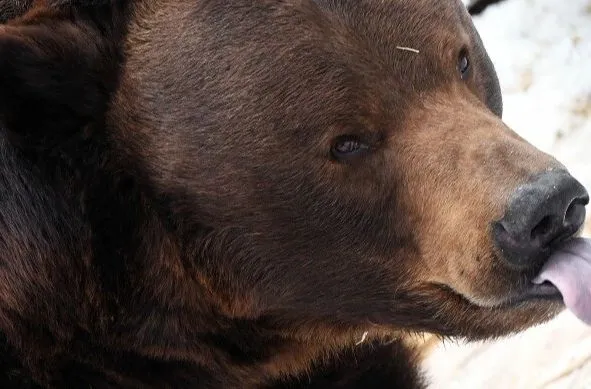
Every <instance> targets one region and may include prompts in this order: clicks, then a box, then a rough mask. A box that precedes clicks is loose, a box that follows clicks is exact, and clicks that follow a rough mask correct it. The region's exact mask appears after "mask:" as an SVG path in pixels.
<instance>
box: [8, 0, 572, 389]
mask: <svg viewBox="0 0 591 389" xmlns="http://www.w3.org/2000/svg"><path fill="white" fill-rule="evenodd" d="M0 13H1V15H0V16H1V18H0V20H1V21H2V22H3V24H0V127H1V129H2V132H1V134H0V161H1V163H0V179H1V181H2V185H1V186H0V190H1V193H2V195H1V196H0V198H1V202H0V335H1V336H0V344H1V351H2V352H1V353H0V387H2V388H22V389H24V388H82V387H92V388H95V389H99V388H100V389H103V388H195V389H197V388H199V389H219V388H224V389H231V388H243V389H255V388H268V389H280V388H284V389H285V388H292V389H296V388H297V389H300V388H301V389H303V388H376V389H379V388H384V389H385V388H400V389H419V388H424V387H425V385H426V381H425V380H424V378H423V375H422V373H421V371H420V350H418V349H417V348H416V347H414V346H413V343H412V342H411V341H409V339H410V335H411V334H415V333H422V332H429V333H433V334H436V335H437V336H441V337H447V336H457V337H464V338H468V339H487V338H494V337H498V336H503V335H506V334H509V333H513V332H516V331H520V330H522V329H525V328H527V327H529V326H531V325H534V324H537V323H540V322H543V321H545V320H548V319H549V318H551V317H553V316H554V315H555V314H556V313H558V312H559V311H560V310H561V309H562V305H561V304H560V303H557V302H554V301H521V302H520V303H519V304H514V305H512V304H509V303H508V302H507V301H509V300H508V297H507V296H508V293H509V292H511V291H513V290H516V288H517V287H518V285H519V282H520V281H519V280H521V279H522V277H523V275H522V274H520V273H518V272H516V271H515V270H514V269H512V268H510V267H508V266H505V265H504V264H503V263H502V260H501V259H500V256H499V253H498V251H497V250H496V249H495V247H494V245H493V243H492V241H491V238H490V234H489V226H490V223H491V222H492V221H494V220H496V219H495V218H498V217H499V215H502V212H503V210H504V209H505V206H506V199H507V197H508V194H510V193H511V192H512V191H513V190H514V189H515V188H516V187H517V186H518V185H519V184H520V183H522V182H524V181H526V180H527V178H528V177H530V176H531V175H532V174H534V173H536V172H538V171H542V170H543V169H545V168H547V167H549V166H558V163H557V162H556V161H554V160H553V159H552V158H551V157H549V156H547V155H545V154H543V153H541V152H539V151H538V150H536V149H535V148H533V147H532V146H531V145H529V144H527V143H526V142H525V141H524V140H523V139H521V138H519V137H518V136H516V135H515V134H514V133H513V132H512V131H511V130H509V129H508V128H507V127H506V126H505V125H504V124H503V123H502V121H501V119H500V116H501V113H502V101H501V94H500V88H499V84H498V80H497V77H496V74H495V71H494V67H493V65H492V63H491V61H490V59H489V58H488V56H487V54H486V52H485V50H484V47H483V44H482V42H481V40H480V38H479V37H478V34H477V32H476V30H475V29H474V27H473V25H472V22H471V20H470V16H469V14H468V12H467V11H466V9H465V7H464V6H463V5H462V3H461V2H460V1H459V0H445V1H440V0H392V1H381V0H341V1H335V0H316V1H313V0H257V1H253V0H233V1H219V0H199V1H163V0H143V1H131V0H125V1H120V0H112V1H108V0H105V1H75V0H72V1H50V0H46V1H42V0H40V1H10V0H3V1H2V3H1V5H0ZM463 58H468V59H469V62H468V65H469V66H468V65H466V62H462V59H463ZM459 59H460V61H458V60H459ZM458 64H460V65H458ZM462 64H463V65H462Z"/></svg>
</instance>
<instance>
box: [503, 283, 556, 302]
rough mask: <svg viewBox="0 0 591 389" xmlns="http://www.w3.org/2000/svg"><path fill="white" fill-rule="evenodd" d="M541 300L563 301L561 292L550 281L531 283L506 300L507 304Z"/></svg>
mask: <svg viewBox="0 0 591 389" xmlns="http://www.w3.org/2000/svg"><path fill="white" fill-rule="evenodd" d="M535 300H538V301H539V300H543V301H557V302H561V303H564V301H563V298H562V294H561V293H560V291H559V290H558V288H557V287H556V286H555V285H554V284H552V283H551V282H547V281H546V282H543V283H541V284H532V285H531V287H530V288H529V289H527V290H526V291H525V292H523V293H521V294H520V295H517V296H515V297H513V298H511V299H509V300H508V301H507V303H506V304H503V305H507V306H511V305H516V304H519V303H523V302H528V301H535Z"/></svg>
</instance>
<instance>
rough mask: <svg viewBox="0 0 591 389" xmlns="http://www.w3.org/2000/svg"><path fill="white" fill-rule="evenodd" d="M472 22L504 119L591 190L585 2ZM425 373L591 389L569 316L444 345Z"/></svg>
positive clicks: (516, 385)
mask: <svg viewBox="0 0 591 389" xmlns="http://www.w3.org/2000/svg"><path fill="white" fill-rule="evenodd" d="M465 3H470V1H469V0H466V1H465ZM474 23H475V24H476V27H477V29H478V30H479V32H480V35H481V37H482V39H483V41H484V44H485V46H486V48H487V50H488V52H489V55H490V56H491V58H492V60H493V62H494V63H495V66H496V69H497V72H498V75H499V79H500V82H501V87H502V89H503V97H504V107H505V110H504V120H505V122H506V123H507V124H508V125H509V126H510V127H512V128H513V129H514V130H515V131H517V132H518V133H519V134H520V135H521V136H523V137H524V138H526V139H527V140H528V141H530V142H531V143H533V144H534V145H535V146H537V147H538V148H540V149H542V150H544V151H546V152H548V153H550V154H553V155H554V156H556V157H557V158H558V159H559V160H560V161H561V162H562V163H564V164H565V165H566V166H567V167H568V168H569V169H570V170H571V172H572V173H573V175H574V176H575V177H577V178H578V179H579V180H581V181H582V182H583V184H584V185H585V186H587V188H589V189H591V0H503V1H501V2H499V3H497V4H494V5H491V6H489V7H487V8H486V9H485V10H484V12H483V13H481V14H479V15H476V16H474ZM590 214H591V211H589V210H588V215H590ZM588 219H591V218H590V217H588ZM585 235H586V236H587V237H591V221H590V220H588V222H587V225H586V227H585ZM425 370H426V371H427V375H428V376H430V378H431V382H432V387H433V388H442V389H455V388H462V389H467V388H470V389H473V388H474V389H475V388H487V389H489V388H495V389H496V388H499V389H500V388H503V389H541V388H544V389H559V388H560V389H563V388H573V389H582V388H586V389H591V327H587V326H585V325H584V324H582V323H580V322H579V321H578V320H577V319H576V318H575V317H574V316H573V315H572V314H570V313H568V312H566V313H563V314H561V315H560V316H559V317H558V318H556V319H555V320H553V321H552V322H550V323H547V324H545V325H542V326H539V327H536V328H533V329H531V330H529V331H526V332H525V333H522V334H520V335H517V336H514V337H511V338H508V339H503V340H501V341H496V342H489V343H478V344H469V345H465V344H459V343H448V342H446V343H445V344H440V345H438V346H436V348H435V350H434V351H433V352H432V353H431V354H430V356H429V358H428V359H427V361H426V365H425Z"/></svg>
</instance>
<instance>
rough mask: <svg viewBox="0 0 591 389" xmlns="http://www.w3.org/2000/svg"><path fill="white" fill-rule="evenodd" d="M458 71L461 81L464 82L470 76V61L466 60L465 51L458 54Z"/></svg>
mask: <svg viewBox="0 0 591 389" xmlns="http://www.w3.org/2000/svg"><path fill="white" fill-rule="evenodd" d="M458 71H459V72H460V77H461V78H462V80H465V79H466V78H467V77H468V75H469V74H470V59H469V58H468V52H467V51H466V50H462V51H461V52H460V56H459V58H458Z"/></svg>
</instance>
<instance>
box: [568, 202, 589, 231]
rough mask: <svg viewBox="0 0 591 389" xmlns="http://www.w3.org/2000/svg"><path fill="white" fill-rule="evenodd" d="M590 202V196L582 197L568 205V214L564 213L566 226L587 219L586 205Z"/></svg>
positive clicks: (577, 223)
mask: <svg viewBox="0 0 591 389" xmlns="http://www.w3.org/2000/svg"><path fill="white" fill-rule="evenodd" d="M588 202H589V199H588V198H585V197H581V198H577V199H575V200H573V202H572V203H570V205H569V206H568V209H567V210H566V214H565V215H564V226H565V227H569V226H573V225H579V224H582V222H584V220H583V219H585V205H586V204H587V203H588Z"/></svg>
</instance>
